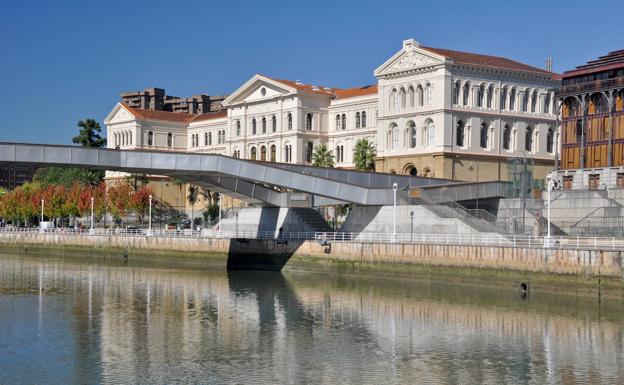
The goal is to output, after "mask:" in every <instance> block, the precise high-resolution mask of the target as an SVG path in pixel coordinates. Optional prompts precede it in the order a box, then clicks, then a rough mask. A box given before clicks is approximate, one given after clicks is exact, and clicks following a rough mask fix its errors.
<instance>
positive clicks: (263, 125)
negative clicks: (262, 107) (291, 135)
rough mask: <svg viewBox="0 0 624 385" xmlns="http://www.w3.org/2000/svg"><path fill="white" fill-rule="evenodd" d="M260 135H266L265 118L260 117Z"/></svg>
mask: <svg viewBox="0 0 624 385" xmlns="http://www.w3.org/2000/svg"><path fill="white" fill-rule="evenodd" d="M262 133H263V134H266V118H265V117H262Z"/></svg>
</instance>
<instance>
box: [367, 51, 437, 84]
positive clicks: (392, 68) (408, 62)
mask: <svg viewBox="0 0 624 385" xmlns="http://www.w3.org/2000/svg"><path fill="white" fill-rule="evenodd" d="M444 60H445V58H444V57H443V56H439V55H437V54H434V53H432V52H429V51H426V50H424V49H422V48H419V47H418V46H416V45H408V46H406V47H403V49H402V50H401V51H399V52H397V53H396V54H395V55H394V56H392V57H391V58H390V59H388V60H387V61H386V62H385V63H384V64H382V65H381V66H380V67H379V68H377V69H376V70H375V76H377V77H379V76H384V75H389V74H394V73H400V72H403V71H409V70H413V69H418V68H423V67H430V66H432V65H437V64H442V63H444Z"/></svg>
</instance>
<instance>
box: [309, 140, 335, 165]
mask: <svg viewBox="0 0 624 385" xmlns="http://www.w3.org/2000/svg"><path fill="white" fill-rule="evenodd" d="M312 165H313V166H315V167H334V154H332V152H331V151H330V150H328V149H327V146H326V145H325V144H320V145H318V146H317V147H316V149H314V153H313V154H312Z"/></svg>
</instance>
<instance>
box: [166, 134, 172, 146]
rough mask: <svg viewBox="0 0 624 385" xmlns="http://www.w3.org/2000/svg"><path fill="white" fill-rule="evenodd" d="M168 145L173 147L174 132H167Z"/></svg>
mask: <svg viewBox="0 0 624 385" xmlns="http://www.w3.org/2000/svg"><path fill="white" fill-rule="evenodd" d="M167 147H173V134H172V133H168V134H167Z"/></svg>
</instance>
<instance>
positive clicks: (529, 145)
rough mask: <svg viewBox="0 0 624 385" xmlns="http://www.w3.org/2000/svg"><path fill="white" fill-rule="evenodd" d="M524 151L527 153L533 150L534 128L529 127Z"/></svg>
mask: <svg viewBox="0 0 624 385" xmlns="http://www.w3.org/2000/svg"><path fill="white" fill-rule="evenodd" d="M524 149H525V150H526V151H527V152H531V151H532V150H533V128H531V126H527V128H526V131H525V135H524Z"/></svg>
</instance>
